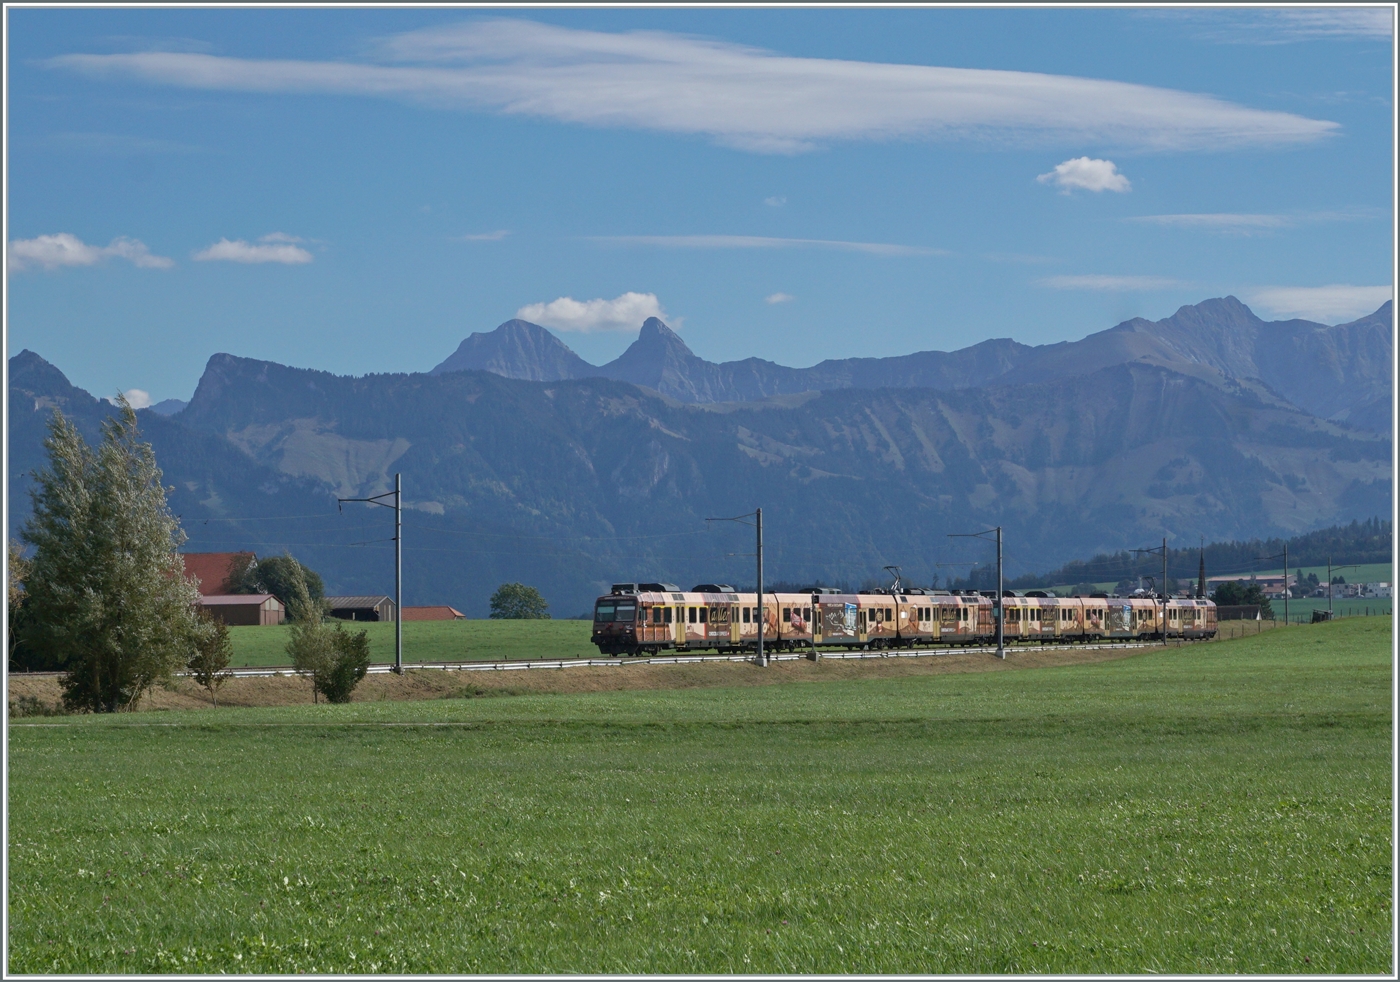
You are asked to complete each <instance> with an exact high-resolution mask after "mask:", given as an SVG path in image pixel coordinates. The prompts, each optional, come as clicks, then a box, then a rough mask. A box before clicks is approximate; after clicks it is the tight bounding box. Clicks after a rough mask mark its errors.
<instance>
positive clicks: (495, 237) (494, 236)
mask: <svg viewBox="0 0 1400 982" xmlns="http://www.w3.org/2000/svg"><path fill="white" fill-rule="evenodd" d="M507 235H510V232H509V231H508V230H506V229H503V228H502V229H497V230H496V231H494V232H477V233H476V234H474V235H459V236H457V241H458V242H499V241H501V240H502V239H504V238H505V237H506V236H507Z"/></svg>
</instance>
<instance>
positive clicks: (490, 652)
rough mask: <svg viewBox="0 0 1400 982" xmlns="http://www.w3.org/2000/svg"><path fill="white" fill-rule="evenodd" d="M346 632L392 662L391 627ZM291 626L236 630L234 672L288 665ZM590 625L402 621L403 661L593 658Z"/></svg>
mask: <svg viewBox="0 0 1400 982" xmlns="http://www.w3.org/2000/svg"><path fill="white" fill-rule="evenodd" d="M344 626H345V629H346V630H348V631H360V630H363V631H365V632H366V633H367V634H368V635H369V652H370V660H371V661H373V662H392V661H393V660H394V625H393V623H392V622H389V621H384V622H368V623H349V622H347V623H346V624H345V625H344ZM290 630H291V629H290V627H288V626H287V625H285V624H283V625H279V626H277V627H234V628H230V629H229V635H230V637H231V638H232V640H233V660H232V661H231V662H230V664H231V665H232V666H233V667H234V668H254V667H261V666H266V665H290V664H291V659H290V658H288V657H287V640H288V638H289V636H290ZM592 630H593V622H592V621H554V620H549V621H508V620H501V621H493V620H465V621H404V624H403V658H404V661H406V662H433V661H467V660H488V661H500V660H519V659H522V658H594V657H597V655H598V647H597V646H596V645H594V644H592V643H591V642H590V641H589V640H588V639H589V637H590V636H591V634H592Z"/></svg>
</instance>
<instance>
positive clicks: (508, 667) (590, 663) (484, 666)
mask: <svg viewBox="0 0 1400 982" xmlns="http://www.w3.org/2000/svg"><path fill="white" fill-rule="evenodd" d="M1171 643H1185V644H1193V643H1195V642H1193V641H1185V642H1179V641H1177V640H1174V641H1173V642H1171ZM1161 646H1162V642H1161V641H1103V642H1096V643H1091V644H1084V643H1078V644H1046V645H1034V646H1031V645H1025V646H1017V647H1014V648H1009V650H1012V651H1083V650H1085V649H1095V650H1097V649H1113V648H1159V647H1161ZM996 650H997V649H996V645H977V646H968V647H960V648H910V649H907V650H901V649H885V650H882V651H821V652H819V654H820V656H821V659H822V660H823V661H826V660H832V661H865V660H870V659H877V658H932V657H937V656H940V655H978V654H983V655H985V654H995V653H996ZM810 656H811V652H810V651H783V652H774V653H771V654H769V655H768V658H769V660H770V661H805V660H806V659H808V658H809V657H810ZM753 658H754V656H753V654H752V653H749V654H728V655H699V654H696V655H686V654H679V655H650V656H645V657H635V656H630V655H623V656H619V657H616V658H523V659H521V660H519V661H459V662H417V663H414V662H404V665H403V667H404V670H405V671H444V672H518V671H529V670H531V669H540V668H554V669H561V668H622V667H625V666H627V665H698V664H703V663H706V662H751V661H753ZM393 670H394V666H393V665H389V664H380V665H371V666H370V667H369V674H371V675H383V674H387V673H389V672H392V671H393ZM228 671H229V673H230V674H231V675H233V677H234V678H240V679H247V678H267V677H271V676H277V675H296V674H298V673H297V670H296V669H295V668H292V667H291V666H290V665H276V666H269V667H266V668H231V669H228ZM59 674H61V673H59V672H11V673H10V675H11V677H20V676H26V677H29V678H43V677H44V676H46V675H54V676H57V675H59ZM175 674H176V676H177V677H186V678H187V677H189V676H190V675H191V673H190V672H176V673H175Z"/></svg>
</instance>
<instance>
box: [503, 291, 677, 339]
mask: <svg viewBox="0 0 1400 982" xmlns="http://www.w3.org/2000/svg"><path fill="white" fill-rule="evenodd" d="M515 316H516V317H519V318H521V319H522V320H527V321H530V322H532V323H535V324H540V325H542V326H544V327H552V328H554V329H555V330H556V331H579V332H581V333H592V332H594V331H635V330H637V328H639V327H641V326H642V322H643V321H645V320H646V319H647V318H648V317H659V318H661V319H662V320H667V319H668V318H667V316H666V312H665V311H664V310H662V309H661V301H659V300H657V299H656V294H654V293H624V294H622V296H620V297H616V298H615V299H612V300H602V299H599V300H575V299H574V298H573V297H560V298H559V299H558V300H551V301H550V302H549V303H532V304H529V305H528V306H525V307H521V308H520V309H519V310H517V311H516V312H515ZM672 326H673V327H675V326H676V325H674V324H673V325H672Z"/></svg>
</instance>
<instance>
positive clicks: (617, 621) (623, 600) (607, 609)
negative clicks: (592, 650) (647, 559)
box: [593, 583, 637, 655]
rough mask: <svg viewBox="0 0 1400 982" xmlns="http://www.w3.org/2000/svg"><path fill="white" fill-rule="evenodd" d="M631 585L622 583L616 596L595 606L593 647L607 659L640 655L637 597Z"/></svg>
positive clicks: (614, 593) (617, 585) (616, 588)
mask: <svg viewBox="0 0 1400 982" xmlns="http://www.w3.org/2000/svg"><path fill="white" fill-rule="evenodd" d="M629 585H630V584H626V583H619V584H616V585H614V586H613V592H612V593H610V594H608V595H607V596H603V597H599V598H598V600H597V602H596V603H595V604H594V605H593V643H594V644H596V645H597V646H598V652H599V653H600V654H604V655H630V654H635V653H636V651H637V594H636V588H635V587H633V588H632V590H631V591H628V590H627V589H626V588H627V587H628V586H629Z"/></svg>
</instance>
